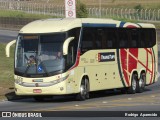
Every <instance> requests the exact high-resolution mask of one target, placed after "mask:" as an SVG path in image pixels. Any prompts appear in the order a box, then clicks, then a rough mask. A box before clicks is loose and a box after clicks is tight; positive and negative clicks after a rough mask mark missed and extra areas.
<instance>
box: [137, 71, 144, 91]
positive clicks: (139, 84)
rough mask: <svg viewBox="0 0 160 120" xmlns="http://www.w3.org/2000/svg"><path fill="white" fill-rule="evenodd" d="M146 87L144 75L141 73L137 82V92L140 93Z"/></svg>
mask: <svg viewBox="0 0 160 120" xmlns="http://www.w3.org/2000/svg"><path fill="white" fill-rule="evenodd" d="M145 85H146V74H145V73H142V74H141V76H140V79H139V80H138V81H137V92H138V93H142V92H143V91H144V89H145Z"/></svg>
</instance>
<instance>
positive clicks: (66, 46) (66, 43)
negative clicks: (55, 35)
mask: <svg viewBox="0 0 160 120" xmlns="http://www.w3.org/2000/svg"><path fill="white" fill-rule="evenodd" d="M73 39H74V37H69V38H67V39H66V40H65V41H64V44H63V55H67V54H68V46H69V43H70V42H71V41H72V40H73Z"/></svg>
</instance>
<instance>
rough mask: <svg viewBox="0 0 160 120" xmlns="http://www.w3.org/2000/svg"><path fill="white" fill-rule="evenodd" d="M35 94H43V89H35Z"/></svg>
mask: <svg viewBox="0 0 160 120" xmlns="http://www.w3.org/2000/svg"><path fill="white" fill-rule="evenodd" d="M33 93H42V90H41V89H33Z"/></svg>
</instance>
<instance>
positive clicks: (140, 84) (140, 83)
mask: <svg viewBox="0 0 160 120" xmlns="http://www.w3.org/2000/svg"><path fill="white" fill-rule="evenodd" d="M143 86H144V81H143V79H142V78H141V79H140V80H139V87H143Z"/></svg>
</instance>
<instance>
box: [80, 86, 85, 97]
mask: <svg viewBox="0 0 160 120" xmlns="http://www.w3.org/2000/svg"><path fill="white" fill-rule="evenodd" d="M85 94H86V88H85V86H84V85H81V95H82V96H85Z"/></svg>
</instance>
